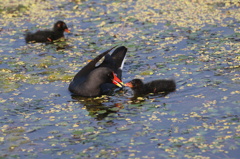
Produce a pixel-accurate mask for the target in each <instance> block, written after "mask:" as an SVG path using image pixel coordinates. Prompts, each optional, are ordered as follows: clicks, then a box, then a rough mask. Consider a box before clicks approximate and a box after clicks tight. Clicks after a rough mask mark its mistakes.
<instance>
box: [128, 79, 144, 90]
mask: <svg viewBox="0 0 240 159" xmlns="http://www.w3.org/2000/svg"><path fill="white" fill-rule="evenodd" d="M143 85H144V84H143V82H142V80H140V79H133V80H131V81H130V82H128V83H126V84H125V86H127V87H130V88H132V89H139V88H142V87H143Z"/></svg>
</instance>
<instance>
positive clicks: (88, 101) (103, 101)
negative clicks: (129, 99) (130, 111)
mask: <svg viewBox="0 0 240 159" xmlns="http://www.w3.org/2000/svg"><path fill="white" fill-rule="evenodd" d="M72 99H74V100H75V101H77V102H79V103H80V104H82V105H84V106H85V107H86V110H87V111H88V112H89V116H91V117H93V118H95V119H96V120H98V121H99V120H103V119H104V118H105V117H107V116H108V115H109V114H112V113H117V112H118V111H119V110H120V109H122V108H123V103H120V102H116V101H114V99H111V97H109V96H102V97H96V98H88V97H80V96H72Z"/></svg>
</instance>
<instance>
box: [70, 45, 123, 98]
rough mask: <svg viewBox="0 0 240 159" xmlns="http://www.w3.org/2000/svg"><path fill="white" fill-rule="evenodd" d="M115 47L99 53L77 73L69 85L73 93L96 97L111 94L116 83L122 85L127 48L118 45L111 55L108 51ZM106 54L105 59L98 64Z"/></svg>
mask: <svg viewBox="0 0 240 159" xmlns="http://www.w3.org/2000/svg"><path fill="white" fill-rule="evenodd" d="M113 48H114V47H113ZM113 48H111V49H109V50H107V51H105V52H104V53H102V54H100V55H98V56H97V57H96V58H94V59H93V60H92V61H91V62H89V63H88V64H87V65H86V66H84V67H83V68H82V69H81V70H80V71H79V72H78V73H77V74H76V75H75V77H74V78H73V80H72V82H71V83H70V85H69V87H68V90H69V91H70V92H71V93H72V95H78V96H85V97H96V96H101V95H104V94H109V92H111V91H112V89H114V88H116V85H117V86H118V87H122V85H123V83H122V81H121V76H122V67H123V63H124V58H125V55H126V52H127V48H126V47H124V46H121V47H118V48H117V49H116V50H115V51H114V52H113V53H112V54H111V56H110V55H109V54H108V53H109V52H110V51H111V50H112V49H113ZM104 56H105V59H104V61H103V62H102V63H101V64H100V65H99V66H96V63H97V62H98V61H99V60H100V59H101V58H102V57H104Z"/></svg>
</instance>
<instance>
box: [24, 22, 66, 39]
mask: <svg viewBox="0 0 240 159" xmlns="http://www.w3.org/2000/svg"><path fill="white" fill-rule="evenodd" d="M63 32H67V33H69V32H70V31H69V30H68V27H67V25H66V23H64V22H63V21H58V22H56V23H55V24H54V26H53V30H44V31H37V32H36V33H29V32H28V33H27V34H26V36H25V40H26V42H27V43H29V42H39V43H46V42H49V43H51V42H53V41H54V40H57V39H60V38H62V37H64V34H63Z"/></svg>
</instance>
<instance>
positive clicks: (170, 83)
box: [125, 79, 176, 96]
mask: <svg viewBox="0 0 240 159" xmlns="http://www.w3.org/2000/svg"><path fill="white" fill-rule="evenodd" d="M125 86H128V87H130V88H131V89H132V90H133V92H134V96H144V95H147V94H149V93H153V94H158V93H161V94H168V93H170V92H173V91H175V90H176V83H175V81H174V80H164V79H160V80H155V81H152V82H149V83H146V84H144V83H143V81H142V80H141V79H133V80H131V81H130V82H128V83H126V84H125Z"/></svg>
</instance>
